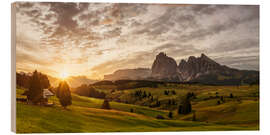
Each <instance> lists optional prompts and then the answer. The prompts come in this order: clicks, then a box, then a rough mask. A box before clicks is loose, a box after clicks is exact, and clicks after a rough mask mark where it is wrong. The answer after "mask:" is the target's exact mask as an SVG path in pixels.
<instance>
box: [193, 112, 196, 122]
mask: <svg viewBox="0 0 270 135" xmlns="http://www.w3.org/2000/svg"><path fill="white" fill-rule="evenodd" d="M192 121H196V114H195V111H193V115H192Z"/></svg>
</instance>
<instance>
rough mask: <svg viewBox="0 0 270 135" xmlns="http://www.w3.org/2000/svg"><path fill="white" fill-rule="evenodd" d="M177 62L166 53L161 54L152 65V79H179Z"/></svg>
mask: <svg viewBox="0 0 270 135" xmlns="http://www.w3.org/2000/svg"><path fill="white" fill-rule="evenodd" d="M177 76H178V74H177V64H176V61H175V60H174V59H173V58H171V57H168V56H167V55H166V54H165V53H163V52H162V53H159V54H158V55H157V56H156V59H155V61H154V63H153V65H152V73H151V77H152V78H155V79H168V80H174V79H176V78H178V77H177Z"/></svg>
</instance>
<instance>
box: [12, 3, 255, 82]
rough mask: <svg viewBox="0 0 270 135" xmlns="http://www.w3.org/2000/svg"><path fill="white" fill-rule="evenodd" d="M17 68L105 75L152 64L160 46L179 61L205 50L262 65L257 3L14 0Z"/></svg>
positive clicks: (244, 65)
mask: <svg viewBox="0 0 270 135" xmlns="http://www.w3.org/2000/svg"><path fill="white" fill-rule="evenodd" d="M16 9H17V12H16V25H17V27H16V28H17V29H16V30H17V31H16V32H17V33H16V37H17V39H16V40H17V42H16V43H17V48H16V49H17V70H20V71H32V70H34V69H39V70H41V71H43V72H47V73H48V74H50V75H53V76H57V75H58V74H59V72H61V71H62V70H67V72H69V74H71V75H86V76H88V77H90V78H100V79H102V78H103V75H104V74H108V73H112V72H114V71H115V70H117V69H122V68H137V67H151V64H152V62H153V60H154V58H155V55H157V54H158V53H159V52H161V51H163V52H166V53H167V55H169V56H172V57H174V58H175V59H176V60H177V62H179V61H180V59H183V58H187V57H188V56H190V55H194V56H199V55H200V53H205V54H207V55H208V56H209V57H211V58H213V59H214V60H216V61H217V62H219V63H221V64H224V65H228V66H230V67H235V68H239V69H253V70H259V6H257V5H248V6H246V5H166V4H165V5H164V4H162V5H159V4H124V3H123V4H117V3H113V4H112V3H46V2H43V3H25V2H18V3H16Z"/></svg>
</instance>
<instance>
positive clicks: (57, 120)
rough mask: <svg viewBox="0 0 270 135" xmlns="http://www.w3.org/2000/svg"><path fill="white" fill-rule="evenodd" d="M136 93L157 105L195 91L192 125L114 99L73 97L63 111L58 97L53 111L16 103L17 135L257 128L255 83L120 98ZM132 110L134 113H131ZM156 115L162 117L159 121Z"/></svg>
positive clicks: (175, 116)
mask: <svg viewBox="0 0 270 135" xmlns="http://www.w3.org/2000/svg"><path fill="white" fill-rule="evenodd" d="M96 89H98V90H100V91H105V92H106V91H107V89H102V88H96ZM139 89H142V90H145V91H147V92H148V91H149V92H151V93H152V94H153V95H154V96H155V97H158V98H159V99H160V100H161V101H162V100H164V101H166V99H168V98H175V99H178V98H179V97H181V96H182V95H185V94H186V93H187V92H194V93H195V94H196V97H197V98H196V99H193V100H192V102H191V103H192V110H194V111H196V121H192V117H193V116H192V113H190V114H187V115H183V114H178V113H177V109H174V110H172V112H173V118H169V117H168V113H169V110H166V109H162V108H150V107H148V106H143V105H141V103H135V104H126V103H119V102H115V101H112V102H110V106H111V109H110V110H105V109H100V108H101V105H102V103H103V100H102V99H96V98H89V97H83V96H78V95H76V94H72V105H71V106H68V107H67V109H64V108H63V107H61V105H60V104H59V101H58V99H57V98H56V97H52V98H51V99H50V101H49V102H54V103H55V105H54V106H52V107H45V106H38V105H30V104H27V103H24V102H19V101H17V106H16V108H17V112H16V115H17V116H16V117H17V119H16V120H17V121H16V128H17V133H37V132H38V133H39V132H42V133H49V132H57V133H62V132H153V131H223V130H259V86H258V85H253V86H248V85H243V86H207V85H199V84H198V85H197V84H196V85H166V86H158V88H148V87H145V88H136V89H129V90H121V91H119V93H120V96H119V98H123V99H124V98H129V97H128V96H129V95H130V93H132V92H134V91H136V90H139ZM164 90H175V91H176V95H172V96H167V95H164V94H163V93H164ZM23 92H24V90H23V89H17V97H21V98H22V97H24V96H23V95H22V93H23ZM108 93H109V92H108ZM217 93H218V95H219V96H224V98H225V102H222V103H220V104H217V101H218V100H219V98H215V96H217ZM230 93H233V95H234V98H230V97H229V95H230ZM209 97H212V98H209ZM145 102H146V101H145ZM131 109H133V110H134V111H133V112H130V110H131ZM157 115H161V116H163V117H164V119H157V118H156V116H157Z"/></svg>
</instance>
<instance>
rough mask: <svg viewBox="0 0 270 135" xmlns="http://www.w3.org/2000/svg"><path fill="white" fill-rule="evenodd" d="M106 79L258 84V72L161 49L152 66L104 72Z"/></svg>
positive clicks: (203, 55)
mask: <svg viewBox="0 0 270 135" xmlns="http://www.w3.org/2000/svg"><path fill="white" fill-rule="evenodd" d="M104 79H105V80H121V79H130V80H156V81H173V82H201V83H209V84H227V85H230V84H240V83H253V82H255V83H258V82H259V72H258V71H248V70H238V69H234V68H230V67H227V66H225V65H220V64H219V63H217V62H215V61H214V60H212V59H211V58H209V57H208V56H206V55H205V54H201V56H200V57H194V56H190V57H189V58H188V60H181V61H180V63H179V65H177V63H176V61H175V60H174V59H173V58H171V57H169V56H167V55H166V54H165V53H163V52H161V53H159V54H158V55H157V56H156V59H155V60H154V62H153V64H152V68H151V69H124V70H118V71H116V72H115V73H113V74H111V75H105V76H104Z"/></svg>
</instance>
